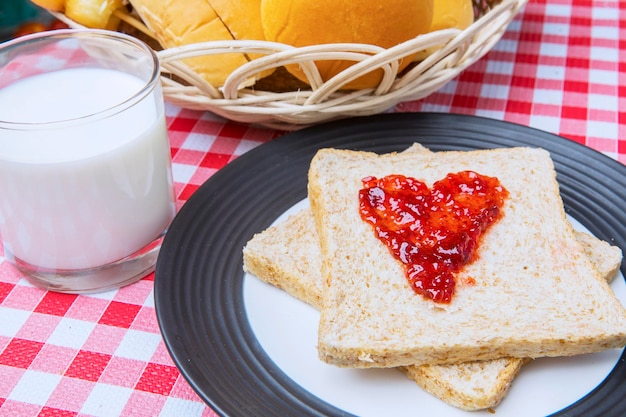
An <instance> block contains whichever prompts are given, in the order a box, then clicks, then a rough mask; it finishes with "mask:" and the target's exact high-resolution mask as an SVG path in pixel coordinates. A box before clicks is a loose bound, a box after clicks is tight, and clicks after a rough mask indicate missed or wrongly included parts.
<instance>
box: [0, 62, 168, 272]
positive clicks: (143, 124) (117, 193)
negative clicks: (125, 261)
mask: <svg viewBox="0 0 626 417" xmlns="http://www.w3.org/2000/svg"><path fill="white" fill-rule="evenodd" d="M112 86H114V88H112ZM144 86H145V82H143V81H142V80H140V79H139V78H136V77H135V76H133V75H129V74H126V73H122V72H119V71H115V70H108V69H99V68H77V69H69V70H68V69H66V70H62V71H57V72H51V73H45V74H41V75H36V76H33V77H30V78H26V79H23V80H20V81H17V82H15V83H14V84H12V85H9V86H8V87H5V88H3V89H0V103H1V108H0V120H4V121H11V122H20V123H42V122H51V121H56V120H68V119H75V118H78V117H84V116H87V115H90V114H95V113H99V112H102V111H104V110H106V109H109V108H111V107H113V106H115V105H117V104H119V103H121V102H124V101H126V100H128V99H130V98H131V97H133V96H134V95H135V94H136V93H138V92H139V91H140V90H141V89H142V88H143V87H144ZM151 94H152V93H151ZM159 99H160V98H158V97H157V98H156V99H155V98H153V97H147V98H145V99H143V100H141V101H139V102H138V103H135V104H134V105H132V106H130V107H128V108H125V109H124V110H123V111H122V112H119V113H117V114H112V115H110V116H109V117H108V118H104V119H101V120H97V121H94V120H93V119H92V120H90V121H89V123H85V124H81V123H75V122H71V123H68V124H67V125H63V124H57V125H58V126H57V127H55V128H50V127H47V128H45V129H33V130H3V131H2V132H1V135H0V235H1V237H2V240H3V242H4V251H5V256H6V257H7V258H10V257H11V256H14V257H15V258H17V259H19V260H21V261H23V262H26V263H28V264H31V265H33V266H37V267H41V268H50V269H84V268H92V267H98V266H101V265H105V264H108V263H111V262H114V261H117V260H119V259H121V258H124V257H126V256H128V255H131V254H133V253H134V252H136V251H137V250H140V249H142V247H143V246H145V245H146V244H147V243H148V242H151V241H152V240H154V239H155V238H157V237H158V236H159V235H160V234H162V232H163V231H164V229H165V228H166V227H167V225H168V224H169V222H170V221H171V219H172V217H173V215H174V211H175V208H174V195H173V188H172V176H171V168H170V166H171V165H170V161H169V159H170V155H169V146H168V138H167V130H166V125H165V116H164V114H163V111H162V107H160V106H159V105H158V104H157V103H158V100H159ZM161 106H162V105H161ZM50 126H52V125H50Z"/></svg>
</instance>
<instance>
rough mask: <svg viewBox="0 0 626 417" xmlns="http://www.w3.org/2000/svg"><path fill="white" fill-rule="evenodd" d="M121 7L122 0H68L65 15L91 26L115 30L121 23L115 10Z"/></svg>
mask: <svg viewBox="0 0 626 417" xmlns="http://www.w3.org/2000/svg"><path fill="white" fill-rule="evenodd" d="M121 7H123V3H122V0H66V2H65V15H66V16H67V17H69V18H70V19H72V20H73V21H75V22H76V23H79V24H81V25H83V26H87V27H89V28H94V29H112V30H113V29H115V28H116V27H117V24H118V23H119V20H118V19H116V18H115V17H114V16H113V12H114V11H115V10H116V9H119V8H121Z"/></svg>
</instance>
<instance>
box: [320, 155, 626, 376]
mask: <svg viewBox="0 0 626 417" xmlns="http://www.w3.org/2000/svg"><path fill="white" fill-rule="evenodd" d="M464 170H472V171H475V172H478V173H480V174H483V175H487V176H491V177H497V178H498V179H499V180H500V182H501V183H502V185H503V186H504V187H505V188H506V189H507V190H508V192H509V197H508V198H507V200H506V203H505V206H504V210H503V212H504V216H503V217H502V219H500V220H499V221H498V222H496V223H495V224H494V225H493V226H492V227H491V228H490V229H489V231H488V232H487V233H486V234H485V235H484V236H483V238H482V241H481V243H480V247H479V255H478V259H477V260H476V261H474V262H473V263H471V264H469V265H467V266H466V267H465V268H464V269H463V270H462V271H461V273H460V274H459V276H458V277H457V283H458V284H457V292H456V294H455V296H454V298H453V300H452V301H451V302H450V303H449V304H440V303H434V302H433V301H432V300H428V299H425V298H423V297H420V296H418V295H416V294H415V293H414V292H413V291H412V290H411V288H410V287H409V285H408V283H407V280H406V278H405V276H404V271H403V269H402V266H401V265H400V263H399V262H398V261H396V260H395V259H394V258H393V257H392V256H391V254H390V252H389V251H388V249H387V248H386V247H385V246H384V245H383V244H382V243H381V242H380V241H379V240H378V239H377V238H376V236H375V235H374V233H373V231H372V229H371V226H370V225H369V224H367V223H365V222H364V221H362V220H361V218H360V214H359V202H358V197H357V196H358V193H359V190H360V189H361V187H362V183H361V180H362V179H363V178H365V177H368V176H375V177H378V178H382V177H385V176H386V175H390V174H402V175H406V176H408V177H413V178H418V179H422V180H424V181H425V182H426V183H427V184H429V185H431V184H433V183H434V182H435V181H436V180H438V179H440V178H444V177H445V176H446V175H447V174H448V173H449V172H457V171H464ZM308 191H309V199H310V202H311V207H312V211H313V213H314V217H315V222H316V229H317V230H318V233H319V239H320V249H321V256H322V261H323V263H322V273H323V277H324V284H325V288H324V291H323V294H324V295H323V297H324V298H323V306H324V308H323V309H322V312H321V315H320V325H319V339H318V352H319V357H320V359H321V360H322V361H324V362H327V363H330V364H334V365H337V366H341V367H355V368H368V367H397V366H407V365H426V364H449V363H461V362H469V361H474V360H487V359H498V358H503V357H518V358H534V357H540V356H570V355H576V354H584V353H592V352H597V351H601V350H604V349H609V348H618V347H619V348H621V347H623V346H624V345H625V344H626V310H625V309H624V307H623V306H622V305H621V303H620V302H619V300H617V298H616V297H615V296H614V294H613V293H612V291H611V289H610V287H609V286H608V284H607V283H606V281H604V280H602V278H601V277H600V276H599V273H598V271H597V270H596V269H595V268H594V266H593V265H592V263H591V261H590V260H589V259H588V257H587V256H585V253H584V250H583V248H582V246H581V245H580V243H578V241H577V240H576V238H575V235H574V230H573V228H572V226H571V225H570V224H569V222H568V221H567V218H566V215H565V211H564V209H563V203H562V201H561V198H560V195H559V188H558V183H557V182H556V172H555V170H554V166H553V164H552V161H551V159H550V155H549V154H548V152H546V151H544V150H541V149H531V148H508V149H493V150H481V151H472V152H456V151H451V152H437V153H414V154H409V153H406V154H391V155H376V154H373V153H367V152H357V151H346V150H332V149H325V150H320V151H319V152H318V153H317V154H316V156H315V157H314V158H313V160H312V162H311V167H310V170H309V189H308Z"/></svg>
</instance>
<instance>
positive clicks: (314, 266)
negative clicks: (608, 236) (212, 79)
mask: <svg viewBox="0 0 626 417" xmlns="http://www.w3.org/2000/svg"><path fill="white" fill-rule="evenodd" d="M576 238H577V239H578V241H579V242H581V243H582V244H583V247H584V249H585V254H586V255H587V256H588V257H589V258H590V259H591V260H592V262H593V264H594V265H595V266H596V268H597V269H598V271H599V273H600V275H601V276H602V277H603V278H604V279H606V280H607V281H610V280H612V279H613V278H614V277H615V276H616V275H617V271H618V270H619V267H620V264H621V262H622V252H621V250H620V249H619V248H618V247H616V246H611V245H610V244H608V243H607V242H605V241H603V240H600V239H598V238H596V237H594V236H592V235H589V234H587V233H584V232H576ZM243 260H244V270H245V271H246V272H248V273H250V274H252V275H255V276H256V277H257V278H259V279H261V280H263V281H266V282H268V283H270V284H272V285H275V286H276V287H279V288H282V289H283V290H285V291H286V292H287V293H289V294H290V295H292V296H294V297H296V298H298V299H300V300H302V301H304V302H306V303H308V304H310V305H312V306H313V307H315V308H316V309H318V310H321V309H322V290H323V280H322V274H321V268H322V259H321V255H320V249H319V241H318V237H317V231H316V230H315V223H314V219H313V214H312V213H311V210H310V209H309V208H305V209H303V210H301V211H299V212H298V213H296V214H294V215H291V216H289V217H288V218H286V219H285V220H284V221H282V222H280V223H278V224H276V225H274V226H271V227H269V228H268V229H266V230H264V231H263V232H260V233H257V234H256V235H254V237H253V238H252V239H251V240H250V241H249V242H248V243H247V244H246V246H245V248H244V250H243ZM524 362H525V360H523V359H518V358H505V359H495V360H490V361H481V362H468V363H462V364H455V365H422V366H406V367H401V368H400V369H401V370H403V371H404V372H405V373H406V374H407V376H408V377H409V378H411V379H412V380H414V381H415V382H416V383H417V384H418V385H419V386H420V387H422V388H423V389H424V390H426V391H427V392H429V393H431V394H432V395H434V396H435V397H437V398H439V399H441V400H443V401H445V402H446V403H448V404H450V405H453V406H455V407H458V408H461V409H464V410H479V409H484V408H490V407H495V406H496V405H497V404H499V403H500V401H501V400H502V398H503V397H504V395H505V394H506V392H507V390H508V388H509V386H510V384H511V383H512V381H513V379H514V378H515V376H516V375H517V373H518V371H519V369H520V368H521V366H522V364H523V363H524Z"/></svg>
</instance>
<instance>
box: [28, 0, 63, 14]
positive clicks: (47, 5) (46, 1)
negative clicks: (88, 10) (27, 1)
mask: <svg viewBox="0 0 626 417" xmlns="http://www.w3.org/2000/svg"><path fill="white" fill-rule="evenodd" d="M31 1H32V2H33V3H35V4H36V5H37V6H40V7H43V8H44V9H47V10H51V11H53V12H62V11H63V9H64V7H65V0H31Z"/></svg>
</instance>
